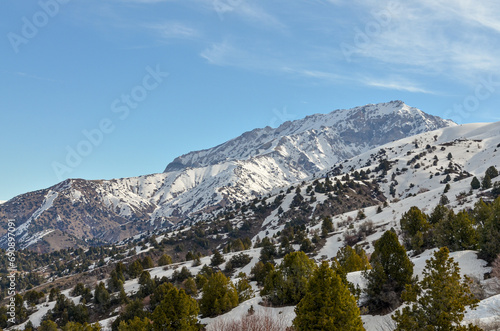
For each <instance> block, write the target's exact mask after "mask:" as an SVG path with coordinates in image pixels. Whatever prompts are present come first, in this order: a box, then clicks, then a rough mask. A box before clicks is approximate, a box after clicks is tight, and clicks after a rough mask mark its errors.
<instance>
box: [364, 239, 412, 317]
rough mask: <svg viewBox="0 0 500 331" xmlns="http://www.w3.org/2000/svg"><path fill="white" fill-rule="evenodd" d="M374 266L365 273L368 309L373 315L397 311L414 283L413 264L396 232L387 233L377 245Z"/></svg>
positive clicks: (372, 260) (371, 261) (372, 258)
mask: <svg viewBox="0 0 500 331" xmlns="http://www.w3.org/2000/svg"><path fill="white" fill-rule="evenodd" d="M370 264H371V266H372V269H371V270H370V271H368V272H366V273H365V278H366V279H367V281H368V282H367V287H366V289H365V292H366V294H367V296H368V302H367V304H368V307H369V309H370V310H371V311H382V310H386V309H394V308H396V307H397V306H398V305H399V304H400V303H401V293H402V292H403V290H404V288H405V286H406V285H407V284H411V283H412V276H413V263H412V262H411V261H410V259H409V258H408V256H407V255H406V251H405V249H404V247H403V246H402V245H401V244H400V243H399V241H398V237H397V236H396V234H395V233H394V232H393V231H392V230H389V231H386V232H385V233H384V234H383V235H382V237H381V238H380V239H379V240H377V241H376V242H375V251H374V252H373V254H372V256H371V259H370Z"/></svg>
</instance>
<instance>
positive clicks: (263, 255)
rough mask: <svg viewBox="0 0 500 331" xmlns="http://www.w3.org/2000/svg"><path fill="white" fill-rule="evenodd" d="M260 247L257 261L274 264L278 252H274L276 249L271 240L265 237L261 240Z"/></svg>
mask: <svg viewBox="0 0 500 331" xmlns="http://www.w3.org/2000/svg"><path fill="white" fill-rule="evenodd" d="M260 246H261V247H262V249H261V251H260V258H259V260H260V261H262V262H263V263H267V262H274V259H275V258H276V257H278V252H277V251H276V247H275V246H274V244H273V243H272V242H271V240H270V239H269V238H268V237H265V238H264V239H262V242H261V244H260Z"/></svg>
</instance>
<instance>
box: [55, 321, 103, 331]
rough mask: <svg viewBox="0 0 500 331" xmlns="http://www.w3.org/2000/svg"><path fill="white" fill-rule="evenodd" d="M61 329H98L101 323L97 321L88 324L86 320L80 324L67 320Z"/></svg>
mask: <svg viewBox="0 0 500 331" xmlns="http://www.w3.org/2000/svg"><path fill="white" fill-rule="evenodd" d="M62 330H63V331H100V330H101V325H100V324H99V323H94V324H88V323H87V322H85V323H83V324H80V323H77V322H68V323H66V325H65V326H64V327H63V328H62Z"/></svg>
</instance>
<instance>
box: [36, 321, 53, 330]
mask: <svg viewBox="0 0 500 331" xmlns="http://www.w3.org/2000/svg"><path fill="white" fill-rule="evenodd" d="M38 331H58V330H57V324H56V323H55V322H54V321H51V320H44V321H42V323H41V324H40V327H39V328H38Z"/></svg>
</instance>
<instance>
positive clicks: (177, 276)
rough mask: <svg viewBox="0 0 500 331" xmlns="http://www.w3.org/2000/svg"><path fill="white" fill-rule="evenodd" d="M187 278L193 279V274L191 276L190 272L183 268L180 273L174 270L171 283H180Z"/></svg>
mask: <svg viewBox="0 0 500 331" xmlns="http://www.w3.org/2000/svg"><path fill="white" fill-rule="evenodd" d="M189 277H193V274H191V271H189V269H188V268H187V267H186V266H184V267H182V268H181V271H178V270H175V271H174V273H173V274H172V282H174V283H182V282H183V281H185V280H186V279H188V278H189Z"/></svg>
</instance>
